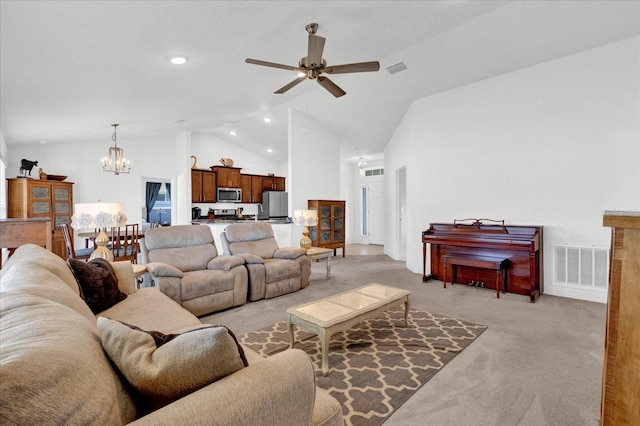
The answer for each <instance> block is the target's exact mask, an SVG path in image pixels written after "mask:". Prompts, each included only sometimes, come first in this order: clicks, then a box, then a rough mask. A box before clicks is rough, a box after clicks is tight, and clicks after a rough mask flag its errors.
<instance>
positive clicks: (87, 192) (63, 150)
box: [7, 131, 176, 223]
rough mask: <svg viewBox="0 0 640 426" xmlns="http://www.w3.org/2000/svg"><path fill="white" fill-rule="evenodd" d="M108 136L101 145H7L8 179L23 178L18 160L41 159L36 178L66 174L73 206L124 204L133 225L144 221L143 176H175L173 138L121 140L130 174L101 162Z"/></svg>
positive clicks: (106, 151)
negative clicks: (108, 169)
mask: <svg viewBox="0 0 640 426" xmlns="http://www.w3.org/2000/svg"><path fill="white" fill-rule="evenodd" d="M110 136H111V135H110V133H108V131H107V133H106V135H105V140H104V141H101V142H86V143H81V144H46V145H41V144H34V145H27V146H9V147H8V166H7V177H9V178H11V177H16V176H18V175H20V172H19V169H20V160H21V159H22V158H26V159H28V160H37V161H38V166H36V167H34V169H33V170H32V172H31V175H32V177H33V178H35V179H38V168H42V169H43V171H44V172H45V173H49V174H54V175H65V176H68V178H67V179H66V182H74V185H73V201H74V203H92V202H96V201H97V200H102V201H103V202H119V203H124V208H125V214H126V215H127V217H128V218H129V222H131V223H137V222H140V221H141V220H142V218H141V212H142V207H144V202H145V200H144V195H143V194H144V188H143V186H142V177H143V176H145V177H159V178H166V179H171V178H173V177H175V175H176V160H175V158H174V156H173V155H166V153H167V152H175V137H167V138H166V139H164V140H158V139H153V140H135V141H132V140H126V139H124V138H121V137H119V138H118V139H119V140H118V146H119V147H121V148H123V149H124V155H125V157H126V158H127V159H130V160H131V173H130V174H120V175H118V176H116V175H114V174H112V173H105V172H103V171H102V165H101V163H100V159H101V158H102V157H104V156H106V155H107V153H108V150H109V147H110V146H113V142H111V138H110Z"/></svg>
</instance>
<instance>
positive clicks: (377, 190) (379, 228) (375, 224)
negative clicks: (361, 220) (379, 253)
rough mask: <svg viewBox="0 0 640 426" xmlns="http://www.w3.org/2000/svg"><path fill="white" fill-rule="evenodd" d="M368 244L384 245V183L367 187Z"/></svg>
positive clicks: (376, 183)
mask: <svg viewBox="0 0 640 426" xmlns="http://www.w3.org/2000/svg"><path fill="white" fill-rule="evenodd" d="M367 193H368V194H367V195H368V196H367V200H368V211H367V219H368V222H369V223H368V230H369V244H379V245H384V182H374V183H371V184H368V185H367Z"/></svg>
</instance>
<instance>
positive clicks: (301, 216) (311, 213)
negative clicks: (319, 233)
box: [293, 210, 318, 226]
mask: <svg viewBox="0 0 640 426" xmlns="http://www.w3.org/2000/svg"><path fill="white" fill-rule="evenodd" d="M293 223H295V224H296V225H302V226H316V225H317V224H318V211H317V210H296V211H294V212H293Z"/></svg>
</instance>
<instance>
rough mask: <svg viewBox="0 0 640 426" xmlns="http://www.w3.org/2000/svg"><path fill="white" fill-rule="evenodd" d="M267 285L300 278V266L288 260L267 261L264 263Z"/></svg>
mask: <svg viewBox="0 0 640 426" xmlns="http://www.w3.org/2000/svg"><path fill="white" fill-rule="evenodd" d="M264 267H265V273H266V280H267V284H270V283H273V282H276V281H280V280H284V279H287V278H292V277H299V276H300V264H299V263H298V262H296V261H295V260H289V259H267V260H266V261H265V262H264Z"/></svg>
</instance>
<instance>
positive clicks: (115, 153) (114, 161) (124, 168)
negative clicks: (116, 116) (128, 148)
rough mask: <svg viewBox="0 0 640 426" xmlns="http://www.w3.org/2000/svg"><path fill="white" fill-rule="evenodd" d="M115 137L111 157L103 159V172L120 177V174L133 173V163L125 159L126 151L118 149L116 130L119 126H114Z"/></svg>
mask: <svg viewBox="0 0 640 426" xmlns="http://www.w3.org/2000/svg"><path fill="white" fill-rule="evenodd" d="M112 126H113V135H112V136H111V140H112V141H113V144H114V146H112V147H111V148H109V156H108V157H104V158H103V159H102V171H105V172H109V173H113V174H114V175H119V174H120V173H129V172H130V171H131V161H129V160H127V159H126V158H124V150H123V149H122V148H118V141H117V139H116V136H117V135H116V130H117V129H118V126H119V125H118V124H112Z"/></svg>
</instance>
